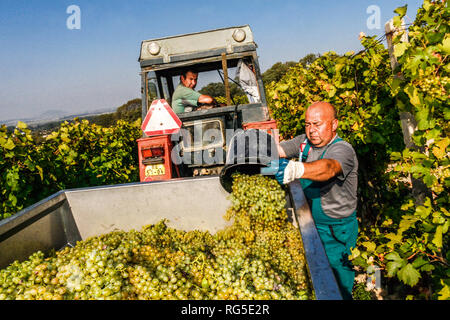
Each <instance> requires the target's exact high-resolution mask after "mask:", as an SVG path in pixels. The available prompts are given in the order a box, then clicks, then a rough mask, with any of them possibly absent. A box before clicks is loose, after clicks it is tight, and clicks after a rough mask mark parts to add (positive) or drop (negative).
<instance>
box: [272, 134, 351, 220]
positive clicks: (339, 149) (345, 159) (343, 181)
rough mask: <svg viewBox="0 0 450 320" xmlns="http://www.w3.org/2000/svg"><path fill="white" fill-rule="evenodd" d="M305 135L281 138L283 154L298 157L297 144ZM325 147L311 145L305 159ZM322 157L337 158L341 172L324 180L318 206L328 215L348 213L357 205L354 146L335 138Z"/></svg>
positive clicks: (298, 149) (316, 157) (316, 156)
mask: <svg viewBox="0 0 450 320" xmlns="http://www.w3.org/2000/svg"><path fill="white" fill-rule="evenodd" d="M336 138H337V135H336ZM305 139H306V134H302V135H299V136H297V137H295V138H293V139H291V140H287V141H282V142H281V143H280V146H281V147H282V148H283V150H284V152H285V153H286V157H287V158H296V160H299V155H300V145H301V144H302V143H303V142H304V141H305ZM330 143H331V142H330ZM326 148H327V146H324V147H321V148H316V147H314V146H312V145H311V148H310V152H309V155H308V158H307V159H306V162H312V161H316V160H319V159H320V156H321V155H322V153H323V152H324V150H325V149H326ZM323 159H334V160H337V161H338V162H339V164H340V165H341V168H342V173H341V174H339V175H338V176H336V177H334V178H331V179H330V180H328V181H326V182H324V183H323V185H322V186H321V188H320V199H321V203H322V209H323V211H324V212H325V214H326V215H328V216H329V217H331V218H337V219H339V218H345V217H348V216H350V215H351V214H352V213H353V212H354V211H355V210H356V206H357V197H356V194H357V189H358V159H357V158H356V153H355V150H354V149H353V147H352V146H351V145H350V144H349V143H348V142H346V141H343V140H342V141H338V142H336V143H334V144H333V145H331V146H329V147H328V149H327V150H326V152H325V154H324V156H323ZM300 160H301V159H300Z"/></svg>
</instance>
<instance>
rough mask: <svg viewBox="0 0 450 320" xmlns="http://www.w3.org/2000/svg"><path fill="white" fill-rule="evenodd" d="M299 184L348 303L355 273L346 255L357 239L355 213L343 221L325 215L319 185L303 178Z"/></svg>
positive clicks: (343, 296)
mask: <svg viewBox="0 0 450 320" xmlns="http://www.w3.org/2000/svg"><path fill="white" fill-rule="evenodd" d="M300 182H301V184H302V187H303V191H304V192H305V196H306V198H307V199H308V201H309V204H310V207H311V213H312V216H313V218H314V222H315V225H316V228H317V231H318V233H319V237H320V240H322V243H323V246H324V248H325V253H326V255H327V257H328V261H329V262H330V265H331V268H332V270H333V272H334V275H335V277H336V281H337V283H338V286H339V289H340V291H341V294H342V298H343V299H345V300H351V299H352V290H353V282H354V280H355V271H354V270H353V266H352V264H351V261H350V260H349V259H348V256H349V255H350V254H351V252H350V248H352V247H355V246H356V238H357V237H358V221H357V220H356V211H355V212H353V214H352V215H350V216H349V217H346V218H343V219H334V218H331V217H329V216H327V215H326V214H325V212H324V211H323V208H322V204H321V200H320V184H317V183H314V182H312V181H311V180H307V179H300Z"/></svg>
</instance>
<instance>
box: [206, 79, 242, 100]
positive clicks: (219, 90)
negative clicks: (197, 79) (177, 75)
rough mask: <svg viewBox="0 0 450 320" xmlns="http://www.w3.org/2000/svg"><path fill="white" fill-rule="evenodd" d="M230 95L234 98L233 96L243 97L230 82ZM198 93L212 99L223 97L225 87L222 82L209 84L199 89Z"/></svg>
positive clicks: (239, 89) (240, 90) (238, 89)
mask: <svg viewBox="0 0 450 320" xmlns="http://www.w3.org/2000/svg"><path fill="white" fill-rule="evenodd" d="M229 84H230V94H231V96H232V97H233V98H234V97H235V96H243V95H245V92H244V91H243V90H242V89H241V88H240V87H239V86H238V85H237V84H236V83H234V82H232V81H230V82H229ZM198 92H200V93H201V94H206V95H208V96H211V97H213V98H216V97H225V86H224V84H223V83H222V82H211V83H209V84H208V85H206V86H204V87H203V88H201V89H200V90H199V91H198Z"/></svg>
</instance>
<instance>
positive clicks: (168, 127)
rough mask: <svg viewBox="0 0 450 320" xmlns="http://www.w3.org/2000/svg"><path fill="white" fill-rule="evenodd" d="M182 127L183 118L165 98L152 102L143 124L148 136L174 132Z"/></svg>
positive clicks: (142, 127)
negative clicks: (179, 116) (181, 118)
mask: <svg viewBox="0 0 450 320" xmlns="http://www.w3.org/2000/svg"><path fill="white" fill-rule="evenodd" d="M180 128H181V120H180V119H179V118H178V116H177V115H176V114H175V112H174V111H173V110H172V108H171V107H170V106H169V104H168V103H167V102H166V100H164V99H158V100H154V101H153V102H152V104H151V106H150V108H149V109H148V112H147V115H146V116H145V119H144V121H143V122H142V126H141V129H142V131H143V132H144V133H145V134H146V135H147V136H155V135H161V134H173V133H177V132H178V131H179V130H180Z"/></svg>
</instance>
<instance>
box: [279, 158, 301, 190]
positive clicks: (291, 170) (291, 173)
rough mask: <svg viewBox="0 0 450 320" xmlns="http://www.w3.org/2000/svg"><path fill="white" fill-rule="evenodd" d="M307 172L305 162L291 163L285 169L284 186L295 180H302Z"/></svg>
mask: <svg viewBox="0 0 450 320" xmlns="http://www.w3.org/2000/svg"><path fill="white" fill-rule="evenodd" d="M304 172H305V167H304V166H303V162H300V161H292V160H291V161H289V163H288V164H287V166H286V168H285V169H284V176H283V184H288V183H290V182H292V181H294V180H295V179H300V178H301V177H302V176H303V173H304Z"/></svg>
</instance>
